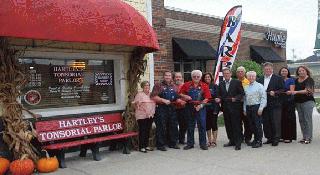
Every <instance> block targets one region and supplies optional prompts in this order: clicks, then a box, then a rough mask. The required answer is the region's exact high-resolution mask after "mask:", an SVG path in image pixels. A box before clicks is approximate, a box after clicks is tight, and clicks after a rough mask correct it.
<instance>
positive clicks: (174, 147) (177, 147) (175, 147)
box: [169, 145, 180, 149]
mask: <svg viewBox="0 0 320 175" xmlns="http://www.w3.org/2000/svg"><path fill="white" fill-rule="evenodd" d="M169 148H173V149H180V147H179V146H178V145H173V146H169Z"/></svg>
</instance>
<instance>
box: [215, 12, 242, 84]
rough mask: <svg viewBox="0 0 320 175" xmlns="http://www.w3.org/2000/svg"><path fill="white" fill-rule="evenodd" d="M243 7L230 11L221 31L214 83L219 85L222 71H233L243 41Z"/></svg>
mask: <svg viewBox="0 0 320 175" xmlns="http://www.w3.org/2000/svg"><path fill="white" fill-rule="evenodd" d="M241 16H242V6H235V7H233V8H231V9H230V10H229V12H228V13H227V15H226V16H225V18H224V21H223V24H222V26H221V31H220V42H219V46H218V49H217V54H218V55H217V61H216V66H215V69H214V70H215V71H214V83H215V84H219V81H220V80H221V78H222V72H221V71H222V69H223V68H225V67H228V68H230V69H231V67H232V64H233V62H234V60H235V58H236V54H237V51H238V47H239V44H240V39H241V32H240V28H241Z"/></svg>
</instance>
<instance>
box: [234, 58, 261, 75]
mask: <svg viewBox="0 0 320 175" xmlns="http://www.w3.org/2000/svg"><path fill="white" fill-rule="evenodd" d="M239 66H243V67H244V68H245V69H246V71H247V72H248V71H255V72H256V73H257V77H261V76H262V75H263V72H262V68H261V65H260V64H258V63H256V62H254V61H251V60H236V61H235V62H234V63H233V66H232V74H233V76H236V72H237V68H238V67H239Z"/></svg>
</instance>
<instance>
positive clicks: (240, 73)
mask: <svg viewBox="0 0 320 175" xmlns="http://www.w3.org/2000/svg"><path fill="white" fill-rule="evenodd" d="M245 74H246V69H245V68H244V67H243V66H240V67H238V68H237V74H236V75H237V78H238V80H240V81H241V83H242V87H243V88H244V89H245V88H246V87H247V86H248V85H249V83H250V82H249V80H248V79H247V78H246V77H245ZM242 105H243V104H242ZM241 110H242V108H241ZM240 119H241V121H240V123H241V133H242V134H243V137H244V138H243V140H244V141H245V143H246V144H247V145H248V144H250V141H251V138H252V131H251V129H250V123H249V120H248V117H246V116H245V115H243V111H241V113H240ZM242 126H243V127H242ZM243 130H244V131H243Z"/></svg>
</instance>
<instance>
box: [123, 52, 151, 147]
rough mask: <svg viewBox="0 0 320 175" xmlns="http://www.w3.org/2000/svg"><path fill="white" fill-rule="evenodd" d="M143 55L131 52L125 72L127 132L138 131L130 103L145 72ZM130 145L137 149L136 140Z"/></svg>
mask: <svg viewBox="0 0 320 175" xmlns="http://www.w3.org/2000/svg"><path fill="white" fill-rule="evenodd" d="M145 54H146V52H145V51H144V49H142V48H137V49H135V50H134V51H133V53H132V55H131V58H130V62H129V70H128V72H127V80H128V83H129V85H128V88H127V94H128V103H127V106H126V110H125V112H124V118H125V123H126V130H127V131H137V130H138V125H137V122H136V118H135V116H134V105H133V104H132V103H131V102H132V101H133V100H134V97H135V95H136V94H137V92H138V83H139V81H140V77H141V76H142V75H143V74H144V72H145V70H146V66H147V60H144V59H143V58H144V56H145ZM132 145H133V147H134V148H137V147H138V139H137V138H133V139H132Z"/></svg>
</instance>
